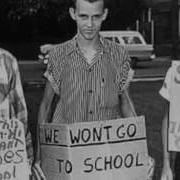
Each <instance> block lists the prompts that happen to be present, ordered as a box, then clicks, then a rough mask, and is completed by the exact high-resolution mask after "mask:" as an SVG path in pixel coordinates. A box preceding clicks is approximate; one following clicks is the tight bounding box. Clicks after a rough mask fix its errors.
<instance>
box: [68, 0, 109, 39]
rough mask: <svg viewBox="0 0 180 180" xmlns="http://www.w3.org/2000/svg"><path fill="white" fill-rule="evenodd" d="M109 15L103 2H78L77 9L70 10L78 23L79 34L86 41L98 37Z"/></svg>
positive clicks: (78, 0)
mask: <svg viewBox="0 0 180 180" xmlns="http://www.w3.org/2000/svg"><path fill="white" fill-rule="evenodd" d="M107 13H108V10H107V9H104V1H103V0H99V1H95V2H88V1H85V0H77V2H76V8H75V9H73V8H70V15H71V17H72V19H74V20H75V21H76V23H77V30H78V34H79V35H80V36H81V37H82V38H84V39H86V40H93V39H95V38H96V37H97V36H98V33H99V31H100V29H101V24H102V22H103V21H104V20H105V19H106V16H107Z"/></svg>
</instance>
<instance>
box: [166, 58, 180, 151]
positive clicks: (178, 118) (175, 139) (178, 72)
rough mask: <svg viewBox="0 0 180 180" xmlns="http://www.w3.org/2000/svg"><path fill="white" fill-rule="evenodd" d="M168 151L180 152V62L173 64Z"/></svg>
mask: <svg viewBox="0 0 180 180" xmlns="http://www.w3.org/2000/svg"><path fill="white" fill-rule="evenodd" d="M171 68H172V74H171V86H170V113H169V127H168V149H169V150H170V151H180V61H173V62H172V67H171Z"/></svg>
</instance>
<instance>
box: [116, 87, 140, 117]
mask: <svg viewBox="0 0 180 180" xmlns="http://www.w3.org/2000/svg"><path fill="white" fill-rule="evenodd" d="M119 99H120V109H121V112H122V115H123V117H134V116H137V114H136V111H135V108H134V104H133V101H132V99H131V98H130V96H129V92H128V89H126V90H124V91H123V93H122V94H121V95H120V98H119Z"/></svg>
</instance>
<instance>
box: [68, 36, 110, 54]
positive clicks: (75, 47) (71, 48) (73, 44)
mask: <svg viewBox="0 0 180 180" xmlns="http://www.w3.org/2000/svg"><path fill="white" fill-rule="evenodd" d="M100 49H102V52H103V53H104V52H105V53H109V46H108V44H107V42H106V40H105V39H104V37H102V36H101V35H100ZM77 50H79V48H78V45H77V35H76V36H74V37H73V38H72V39H71V40H70V42H69V46H68V50H67V53H66V55H69V54H71V53H72V52H74V51H77Z"/></svg>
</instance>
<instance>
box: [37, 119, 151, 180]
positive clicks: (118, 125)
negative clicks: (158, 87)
mask: <svg viewBox="0 0 180 180" xmlns="http://www.w3.org/2000/svg"><path fill="white" fill-rule="evenodd" d="M40 143H41V155H42V158H41V159H42V170H43V172H44V174H45V176H46V177H47V180H58V179H63V180H92V179H93V180H114V179H123V180H145V179H146V177H147V168H148V152H147V143H146V130H145V122H144V117H136V118H127V119H117V120H109V121H97V122H85V123H76V124H72V125H59V124H58V125H57V124H44V125H41V126H40Z"/></svg>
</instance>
